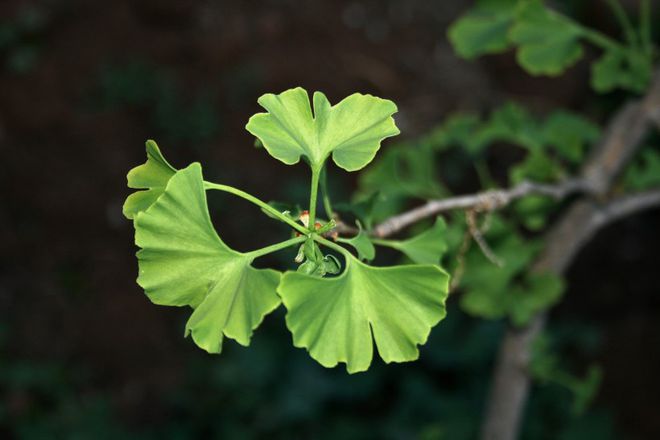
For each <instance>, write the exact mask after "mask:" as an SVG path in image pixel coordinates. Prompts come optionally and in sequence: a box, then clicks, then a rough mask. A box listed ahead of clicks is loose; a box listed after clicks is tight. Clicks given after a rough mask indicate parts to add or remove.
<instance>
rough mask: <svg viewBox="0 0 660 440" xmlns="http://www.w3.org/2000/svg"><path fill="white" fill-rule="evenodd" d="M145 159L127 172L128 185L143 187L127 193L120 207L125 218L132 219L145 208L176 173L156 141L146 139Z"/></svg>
mask: <svg viewBox="0 0 660 440" xmlns="http://www.w3.org/2000/svg"><path fill="white" fill-rule="evenodd" d="M146 146H147V161H146V162H145V163H143V164H142V165H140V166H137V167H135V168H133V169H132V170H130V171H129V172H128V176H126V177H127V179H128V187H129V188H134V189H143V190H144V191H136V192H134V193H133V194H131V195H129V196H128V197H127V198H126V201H125V202H124V207H123V209H122V211H123V213H124V216H125V217H126V218H129V219H132V218H134V217H135V215H136V214H137V213H138V212H141V211H144V210H146V209H147V208H148V207H149V206H151V205H152V204H153V203H154V202H155V201H156V199H158V197H160V195H161V194H162V193H163V191H165V186H166V185H167V182H168V181H169V180H170V178H171V177H172V176H173V175H174V173H176V169H175V168H174V167H173V166H172V165H170V164H169V163H168V162H167V161H166V160H165V158H164V157H163V155H162V154H161V152H160V149H158V145H156V142H154V141H152V140H149V141H147V145H146Z"/></svg>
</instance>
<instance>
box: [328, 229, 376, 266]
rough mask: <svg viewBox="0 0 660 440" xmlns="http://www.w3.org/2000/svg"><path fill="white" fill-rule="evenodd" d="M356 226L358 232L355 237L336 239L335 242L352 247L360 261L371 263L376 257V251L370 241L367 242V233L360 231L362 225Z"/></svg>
mask: <svg viewBox="0 0 660 440" xmlns="http://www.w3.org/2000/svg"><path fill="white" fill-rule="evenodd" d="M358 226H359V232H358V234H357V235H356V236H355V237H351V238H338V239H337V241H339V242H341V243H346V244H350V245H351V246H353V247H354V248H355V250H356V251H357V253H358V258H359V259H360V260H362V261H371V260H373V259H374V258H375V257H376V249H375V248H374V245H373V243H372V242H371V240H369V236H368V235H367V233H366V232H364V229H362V225H360V224H359V223H358Z"/></svg>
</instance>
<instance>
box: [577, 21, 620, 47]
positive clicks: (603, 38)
mask: <svg viewBox="0 0 660 440" xmlns="http://www.w3.org/2000/svg"><path fill="white" fill-rule="evenodd" d="M578 26H580V25H578ZM580 28H581V30H582V36H583V37H584V38H585V39H586V40H587V41H589V42H591V44H594V45H596V46H598V47H600V48H601V49H603V50H615V51H624V50H625V47H624V46H623V45H622V44H621V43H619V42H618V41H616V40H614V39H612V38H610V37H608V36H607V35H605V34H603V33H601V32H598V31H596V30H593V29H590V28H587V27H583V26H580Z"/></svg>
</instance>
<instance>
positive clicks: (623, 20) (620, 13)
mask: <svg viewBox="0 0 660 440" xmlns="http://www.w3.org/2000/svg"><path fill="white" fill-rule="evenodd" d="M606 1H607V4H608V5H609V6H610V9H611V10H612V13H614V16H615V17H616V19H617V21H618V22H619V25H620V26H621V28H622V29H623V33H624V35H625V36H626V40H627V41H628V44H630V45H631V46H635V45H637V35H636V34H635V29H634V28H633V26H632V23H631V22H630V19H629V18H628V14H626V11H624V10H623V7H622V6H621V3H619V0H606Z"/></svg>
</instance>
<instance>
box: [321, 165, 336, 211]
mask: <svg viewBox="0 0 660 440" xmlns="http://www.w3.org/2000/svg"><path fill="white" fill-rule="evenodd" d="M327 175H328V171H327V168H326V167H325V166H324V167H323V169H322V170H321V178H320V180H319V183H320V184H321V193H322V194H323V209H324V210H325V215H326V216H327V217H328V220H332V219H333V218H335V213H334V212H333V210H332V204H331V203H330V194H329V193H328V179H327Z"/></svg>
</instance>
